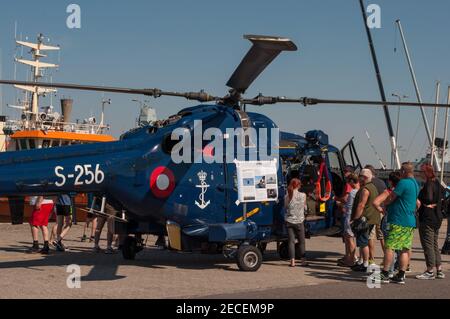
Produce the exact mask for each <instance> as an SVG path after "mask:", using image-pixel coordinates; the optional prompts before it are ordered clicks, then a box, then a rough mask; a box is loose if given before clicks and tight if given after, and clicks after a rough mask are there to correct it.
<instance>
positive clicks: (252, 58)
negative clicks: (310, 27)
mask: <svg viewBox="0 0 450 319" xmlns="http://www.w3.org/2000/svg"><path fill="white" fill-rule="evenodd" d="M244 39H248V40H250V41H251V42H252V43H253V46H252V47H251V48H250V50H249V51H248V52H247V54H246V56H245V57H244V59H243V60H242V62H241V63H240V64H239V66H238V67H237V69H236V70H235V71H234V73H233V75H232V76H231V78H230V79H229V80H228V82H227V86H229V87H231V88H233V89H235V90H236V91H237V92H238V93H244V92H245V91H246V90H247V89H248V87H249V86H250V85H251V84H252V83H253V81H254V80H255V79H256V78H257V77H258V76H259V75H260V74H261V72H262V71H264V69H265V68H266V67H267V66H268V65H269V64H270V63H271V62H272V61H273V60H274V59H275V58H276V57H277V56H278V55H279V54H280V53H281V51H297V46H296V45H295V44H294V43H293V42H292V41H291V40H289V39H287V38H280V37H272V36H262V35H244Z"/></svg>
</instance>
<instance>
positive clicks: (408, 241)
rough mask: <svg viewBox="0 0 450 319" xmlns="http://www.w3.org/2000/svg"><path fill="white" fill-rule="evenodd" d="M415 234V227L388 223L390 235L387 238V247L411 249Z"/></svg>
mask: <svg viewBox="0 0 450 319" xmlns="http://www.w3.org/2000/svg"><path fill="white" fill-rule="evenodd" d="M413 235H414V228H413V227H404V226H399V225H394V224H390V225H388V236H387V238H386V248H388V249H391V250H400V251H401V250H405V249H406V250H409V249H411V247H412V241H413Z"/></svg>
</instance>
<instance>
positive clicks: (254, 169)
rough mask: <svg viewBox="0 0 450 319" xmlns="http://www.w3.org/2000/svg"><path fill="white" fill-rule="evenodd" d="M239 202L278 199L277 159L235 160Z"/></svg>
mask: <svg viewBox="0 0 450 319" xmlns="http://www.w3.org/2000/svg"><path fill="white" fill-rule="evenodd" d="M235 163H236V171H237V183H238V201H239V202H240V203H252V202H267V201H276V200H277V199H278V178H277V160H276V159H274V160H272V161H235Z"/></svg>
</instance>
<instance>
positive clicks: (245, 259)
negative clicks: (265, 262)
mask: <svg viewBox="0 0 450 319" xmlns="http://www.w3.org/2000/svg"><path fill="white" fill-rule="evenodd" d="M236 258H237V265H238V267H239V269H240V270H242V271H257V270H258V269H259V267H261V264H262V258H263V257H262V253H261V251H260V250H259V249H258V248H257V247H255V246H252V245H247V244H243V245H240V246H239V248H238V251H237V255H236Z"/></svg>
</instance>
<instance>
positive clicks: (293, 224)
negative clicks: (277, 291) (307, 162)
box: [284, 178, 307, 267]
mask: <svg viewBox="0 0 450 319" xmlns="http://www.w3.org/2000/svg"><path fill="white" fill-rule="evenodd" d="M300 187H301V182H300V180H299V179H297V178H293V179H292V180H291V182H290V183H289V187H288V192H287V194H286V196H285V198H284V204H285V208H286V214H285V216H284V220H285V222H286V227H287V231H288V239H289V258H290V260H291V263H290V266H291V267H295V240H296V239H297V240H298V245H299V253H300V256H301V257H300V258H301V266H307V263H306V260H305V224H304V221H305V210H306V194H305V193H301V192H300V191H299V189H300Z"/></svg>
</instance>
